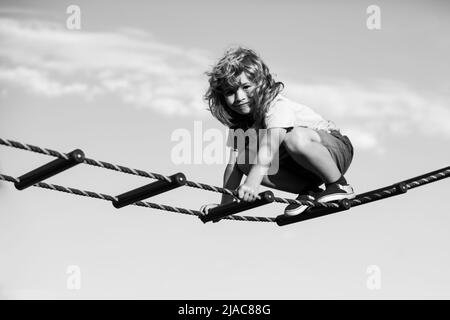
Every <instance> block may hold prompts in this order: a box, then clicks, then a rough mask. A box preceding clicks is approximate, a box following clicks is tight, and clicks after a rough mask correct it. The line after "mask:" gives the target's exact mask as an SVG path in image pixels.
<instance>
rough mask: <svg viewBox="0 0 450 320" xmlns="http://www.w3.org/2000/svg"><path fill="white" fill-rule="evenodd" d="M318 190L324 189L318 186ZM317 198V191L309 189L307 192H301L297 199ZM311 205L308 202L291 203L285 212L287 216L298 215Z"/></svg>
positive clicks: (311, 199) (308, 199)
mask: <svg viewBox="0 0 450 320" xmlns="http://www.w3.org/2000/svg"><path fill="white" fill-rule="evenodd" d="M316 191H323V190H322V189H320V188H318V189H317V190H316ZM315 199H316V198H315V192H314V191H308V192H307V194H299V195H298V197H297V198H296V200H299V201H314V200H315ZM308 208H309V206H308V205H306V204H290V205H288V206H287V207H286V208H285V209H284V214H285V215H287V216H296V215H298V214H300V213H302V212H303V211H305V210H306V209H308Z"/></svg>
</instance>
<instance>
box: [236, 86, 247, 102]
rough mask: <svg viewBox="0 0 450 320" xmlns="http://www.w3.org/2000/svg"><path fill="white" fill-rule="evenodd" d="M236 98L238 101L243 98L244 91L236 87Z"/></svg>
mask: <svg viewBox="0 0 450 320" xmlns="http://www.w3.org/2000/svg"><path fill="white" fill-rule="evenodd" d="M236 100H238V101H241V100H245V92H244V90H242V89H241V88H239V89H237V91H236Z"/></svg>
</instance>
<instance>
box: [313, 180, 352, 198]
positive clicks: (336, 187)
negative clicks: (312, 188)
mask: <svg viewBox="0 0 450 320" xmlns="http://www.w3.org/2000/svg"><path fill="white" fill-rule="evenodd" d="M355 197H356V194H355V192H354V191H353V188H352V186H351V185H349V184H339V183H333V184H331V185H329V186H327V187H326V189H325V190H324V191H322V192H321V193H319V194H317V196H316V200H317V201H318V202H331V201H338V200H343V199H353V198H355Z"/></svg>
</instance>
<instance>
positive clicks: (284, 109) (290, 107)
mask: <svg viewBox="0 0 450 320" xmlns="http://www.w3.org/2000/svg"><path fill="white" fill-rule="evenodd" d="M265 123H266V124H267V129H270V128H287V127H299V126H300V127H306V128H311V129H315V130H326V131H329V130H338V128H337V127H336V125H335V124H334V123H333V122H331V121H328V120H325V119H324V118H323V117H322V116H321V115H320V114H318V113H317V112H315V111H314V110H313V109H311V108H310V107H308V106H305V105H303V104H300V103H296V102H293V101H291V100H289V99H287V98H286V97H283V96H282V95H278V96H277V97H276V98H275V99H274V101H273V102H272V104H271V105H270V107H269V109H268V110H267V113H266V116H265ZM250 131H251V130H250ZM253 131H254V132H255V134H251V133H249V132H247V135H248V137H249V139H250V140H249V141H250V142H255V139H256V138H257V137H256V135H257V133H256V130H253ZM242 135H243V130H235V132H233V130H229V133H228V139H227V144H226V145H227V146H228V147H230V148H232V149H234V150H238V149H241V148H239V144H238V146H236V147H235V146H234V143H233V140H234V136H236V137H238V139H241V138H242ZM240 141H244V140H240ZM241 145H242V144H241Z"/></svg>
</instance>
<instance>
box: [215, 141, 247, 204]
mask: <svg viewBox="0 0 450 320" xmlns="http://www.w3.org/2000/svg"><path fill="white" fill-rule="evenodd" d="M237 156H238V153H237V151H234V150H233V149H231V151H230V160H229V162H228V164H227V167H226V168H225V172H224V174H223V187H224V188H225V189H231V190H235V189H236V188H237V187H239V185H240V184H241V180H242V176H243V175H244V174H243V173H242V171H240V170H239V168H238V165H237V163H236V160H237ZM234 199H235V198H234V197H233V196H230V195H227V194H223V195H222V201H221V203H220V204H226V203H230V202H233V201H234Z"/></svg>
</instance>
